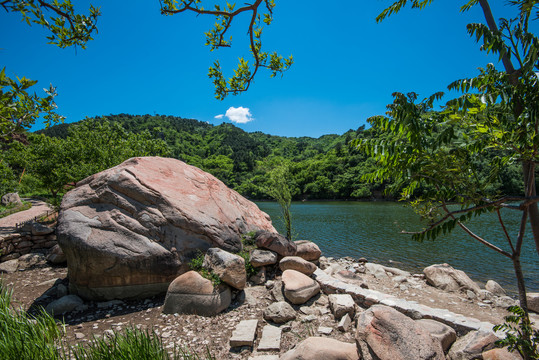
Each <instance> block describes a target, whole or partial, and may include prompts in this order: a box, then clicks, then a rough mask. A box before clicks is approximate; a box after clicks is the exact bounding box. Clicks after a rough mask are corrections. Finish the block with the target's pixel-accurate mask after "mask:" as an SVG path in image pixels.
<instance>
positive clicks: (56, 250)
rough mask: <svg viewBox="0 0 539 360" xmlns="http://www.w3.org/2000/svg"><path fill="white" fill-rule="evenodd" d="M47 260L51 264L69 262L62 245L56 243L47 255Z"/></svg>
mask: <svg viewBox="0 0 539 360" xmlns="http://www.w3.org/2000/svg"><path fill="white" fill-rule="evenodd" d="M47 261H48V262H50V263H51V264H63V263H66V262H67V257H66V255H65V254H64V252H63V251H62V248H61V247H60V245H58V244H56V245H54V246H53V247H52V248H51V249H50V251H49V255H47Z"/></svg>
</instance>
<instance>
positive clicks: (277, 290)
mask: <svg viewBox="0 0 539 360" xmlns="http://www.w3.org/2000/svg"><path fill="white" fill-rule="evenodd" d="M270 294H271V296H272V297H273V299H274V300H275V301H285V299H284V294H283V283H282V282H281V281H276V282H275V285H274V286H273V288H272V289H271V290H270Z"/></svg>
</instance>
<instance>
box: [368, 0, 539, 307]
mask: <svg viewBox="0 0 539 360" xmlns="http://www.w3.org/2000/svg"><path fill="white" fill-rule="evenodd" d="M430 2H431V1H422V2H418V1H412V6H413V7H422V6H424V5H425V4H426V3H430ZM511 3H512V4H513V5H514V6H518V9H519V16H518V17H517V18H516V19H512V20H507V19H501V20H500V28H499V29H498V27H497V26H496V24H495V23H493V22H492V13H491V12H490V8H489V7H488V2H487V1H483V0H481V1H469V2H468V3H466V4H465V5H464V6H463V7H462V9H463V10H467V9H469V8H470V7H471V6H473V5H476V4H480V5H481V6H482V8H483V11H484V13H485V17H486V18H487V23H488V26H485V25H483V24H470V25H468V32H469V33H470V35H472V36H475V37H476V39H477V40H478V41H482V43H483V44H482V47H481V48H482V49H483V50H485V51H488V52H493V53H495V54H498V55H499V57H500V58H501V59H502V62H503V64H504V67H505V69H506V71H499V70H497V69H496V68H495V67H494V65H492V64H489V65H487V66H486V68H485V69H481V71H480V74H479V75H478V76H476V77H475V78H472V79H463V80H458V81H455V82H454V83H452V84H451V85H450V86H449V88H450V89H455V90H460V91H461V92H463V95H462V96H461V97H460V98H457V99H455V100H451V101H449V102H447V104H446V105H445V107H444V108H443V110H442V111H434V110H433V107H434V102H435V101H436V100H440V99H441V98H442V95H443V94H442V93H437V94H434V95H432V96H431V97H429V98H427V99H424V100H423V101H421V102H417V94H414V93H410V94H407V95H404V94H400V93H395V94H394V98H395V99H394V102H393V104H390V105H388V112H387V115H388V116H387V117H384V116H378V117H374V118H371V119H370V122H371V124H372V125H373V127H374V128H377V129H380V130H381V131H384V132H387V133H388V134H389V136H387V137H385V138H380V139H372V140H366V141H362V142H361V143H359V146H360V147H361V148H362V149H363V150H365V151H366V152H367V153H368V154H371V155H372V156H374V157H375V158H376V159H377V160H378V163H379V165H380V168H379V169H378V170H376V171H375V172H373V173H372V174H370V175H369V176H367V178H368V179H369V180H371V181H382V180H387V179H392V180H393V181H395V182H396V183H397V184H400V185H401V186H402V193H401V195H402V197H403V199H410V198H411V197H412V196H413V195H414V191H415V190H416V189H417V188H418V187H419V186H421V185H429V186H430V190H427V191H426V192H425V193H424V194H423V196H422V197H419V198H417V199H415V200H414V201H413V202H412V204H413V205H414V206H415V208H416V209H417V210H418V211H419V212H420V213H421V214H422V215H423V216H424V217H425V218H427V219H428V220H429V224H428V226H427V227H426V228H425V229H423V230H422V231H419V232H416V233H414V234H413V235H414V237H415V238H416V239H423V238H434V237H436V236H437V235H439V234H441V233H446V232H449V231H451V230H453V229H454V228H455V227H457V226H458V227H460V228H462V229H463V230H464V231H465V232H466V233H467V234H468V235H470V236H471V237H472V238H474V239H475V240H477V241H479V242H481V243H482V244H484V245H486V246H487V247H489V248H490V249H492V250H494V251H497V252H498V253H500V254H502V255H504V256H506V257H508V258H509V259H511V261H512V263H513V267H514V270H515V275H516V278H517V285H518V290H519V300H520V304H521V306H522V308H524V310H525V311H527V303H526V288H525V284H524V276H523V274H522V270H521V266H520V254H521V248H522V243H523V241H524V234H525V230H526V225H527V224H528V220H529V223H530V224H531V228H532V231H533V235H534V238H535V242H536V245H537V249H538V252H539V231H536V230H535V228H536V227H537V226H538V225H539V219H537V218H536V215H535V211H536V209H537V201H539V198H538V197H537V196H536V180H535V164H536V161H537V160H538V154H539V153H538V151H539V133H538V131H537V130H538V129H539V118H538V110H539V107H538V106H539V104H538V100H539V84H538V78H537V75H536V73H535V72H536V71H537V70H539V62H538V56H539V54H538V51H537V49H539V39H537V37H536V36H535V35H534V34H532V33H530V32H529V31H528V25H529V21H530V16H532V11H534V10H536V2H535V1H512V2H511ZM404 5H406V1H405V0H401V1H399V2H396V3H395V4H393V5H392V6H391V7H390V8H388V9H386V11H385V12H384V13H382V14H381V15H380V17H379V19H383V18H384V17H385V16H388V15H390V14H391V13H394V12H397V11H399V10H400V9H401V8H402V6H404ZM512 59H515V60H516V61H517V62H518V64H519V66H520V67H519V69H518V70H515V69H514V68H513V66H512ZM485 154H488V155H489V156H490V157H491V158H492V160H491V164H490V175H489V176H487V177H481V176H478V175H479V172H480V171H479V168H478V161H477V159H478V157H479V156H483V155H485ZM513 163H520V164H521V166H522V178H523V183H524V189H523V191H522V195H520V196H504V195H501V194H498V193H492V192H491V191H489V188H492V187H491V186H490V185H492V184H493V182H494V181H495V180H496V179H498V178H499V175H500V173H501V172H502V171H503V170H504V169H506V168H507V167H508V166H509V165H511V164H513ZM427 189H428V188H427ZM514 202H518V205H513V203H514ZM450 204H451V205H453V207H452V206H450ZM455 204H456V205H458V207H457V208H455V207H454V205H455ZM501 209H510V210H513V211H520V212H521V213H522V216H521V223H520V226H519V229H518V232H517V234H516V236H514V237H512V236H510V233H509V231H508V229H507V228H506V227H505V223H504V221H503V218H502V215H501V212H500V210H501ZM487 212H494V213H496V215H497V216H498V219H499V223H500V226H501V228H502V230H503V233H504V234H505V236H506V240H507V244H508V248H509V250H504V249H502V248H500V247H498V246H495V245H494V244H493V243H492V242H491V241H488V240H487V239H483V238H481V237H479V236H478V235H477V234H475V233H473V232H472V231H471V230H470V229H469V228H468V227H467V226H466V225H465V222H466V221H467V220H469V219H471V218H472V217H474V216H479V215H482V214H484V213H487Z"/></svg>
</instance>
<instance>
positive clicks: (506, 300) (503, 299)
mask: <svg viewBox="0 0 539 360" xmlns="http://www.w3.org/2000/svg"><path fill="white" fill-rule="evenodd" d="M494 305H495V306H497V307H501V308H508V307H509V306H514V305H517V302H516V301H515V300H514V299H512V298H510V297H509V296H500V297H498V298H496V299H495V300H494Z"/></svg>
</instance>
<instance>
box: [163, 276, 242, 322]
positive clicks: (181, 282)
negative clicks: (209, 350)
mask: <svg viewBox="0 0 539 360" xmlns="http://www.w3.org/2000/svg"><path fill="white" fill-rule="evenodd" d="M231 301H232V297H231V294H230V288H229V287H228V286H226V285H220V286H218V287H217V288H214V286H213V285H212V283H211V281H210V280H208V279H205V278H203V277H202V275H200V274H199V273H197V272H196V271H189V272H186V273H185V274H182V275H180V276H178V277H177V278H176V279H175V280H174V281H173V282H172V283H171V284H170V286H169V287H168V291H167V295H166V297H165V304H164V305H163V312H164V313H165V314H176V313H177V314H196V315H202V316H213V315H217V314H219V313H220V312H221V311H223V310H225V309H226V308H227V307H228V306H229V305H230V303H231Z"/></svg>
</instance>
